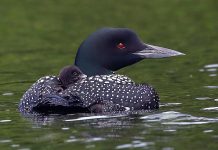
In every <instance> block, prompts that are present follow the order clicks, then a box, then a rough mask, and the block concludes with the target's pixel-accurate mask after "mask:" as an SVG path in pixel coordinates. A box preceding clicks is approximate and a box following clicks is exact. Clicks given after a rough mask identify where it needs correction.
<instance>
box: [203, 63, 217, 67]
mask: <svg viewBox="0 0 218 150" xmlns="http://www.w3.org/2000/svg"><path fill="white" fill-rule="evenodd" d="M204 68H218V64H209V65H205V66H204Z"/></svg>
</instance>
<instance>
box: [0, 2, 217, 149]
mask: <svg viewBox="0 0 218 150" xmlns="http://www.w3.org/2000/svg"><path fill="white" fill-rule="evenodd" d="M114 2H115V1H114ZM125 2H126V3H125V4H123V3H122V2H121V1H119V2H118V1H116V4H115V3H111V2H99V1H97V0H95V1H92V2H88V1H82V2H79V1H70V0H69V1H65V2H64V3H62V2H61V1H59V0H56V1H46V2H34V1H31V0H30V1H28V0H25V1H23V2H22V3H20V2H18V1H13V3H12V1H4V0H3V1H1V2H0V3H1V5H0V11H1V13H0V18H1V20H0V35H1V38H0V149H1V150H7V149H12V150H13V149H14V150H18V149H19V150H38V149H53V150H54V149H66V150H67V149H76V150H79V149H90V150H91V149H97V150H98V149H99V150H102V149H103V150H106V149H108V150H110V149H118V150H119V149H121V150H122V149H149V150H150V149H151V150H152V149H161V150H180V149H181V150H183V149H186V150H188V149H203V150H205V149H209V150H213V149H214V150H215V149H218V45H217V40H218V35H217V30H216V29H217V26H218V20H217V18H218V12H217V7H218V4H217V1H213V0H208V1H203V0H200V1H195V0H190V1H188V0H184V1H179V0H177V1H174V0H169V1H168V3H167V4H166V2H165V1H161V0H154V1H152V2H148V1H137V2H135V3H132V1H129V0H127V1H125ZM97 4H98V5H97ZM133 5H134V7H137V8H138V9H137V10H134V11H133V10H132V6H133ZM112 10H113V11H112ZM78 12H79V13H78ZM99 12H100V13H99ZM91 14H92V15H91ZM109 18H112V19H109ZM154 18H155V19H154ZM90 22H92V25H89V24H90ZM102 26H121V27H122V26H125V27H129V28H132V29H134V30H135V31H136V32H137V33H139V35H140V37H141V38H142V39H143V40H144V41H146V42H148V43H150V44H154V45H159V46H163V47H168V48H172V49H175V50H179V51H181V52H183V53H185V54H186V55H185V56H181V57H174V58H167V59H161V60H143V61H141V62H139V63H137V64H135V65H133V66H129V67H126V68H124V69H122V70H119V71H118V73H120V74H125V75H127V76H129V77H130V78H132V79H133V80H134V81H136V82H138V83H142V82H146V83H149V84H151V85H153V86H154V87H155V89H156V90H157V91H158V93H159V95H160V98H161V107H160V109H159V110H158V111H155V112H142V113H140V114H135V113H133V114H128V115H127V114H115V115H114V114H113V115H99V116H94V115H90V114H70V115H66V116H58V115H55V116H44V117H42V116H39V117H32V118H25V117H23V116H21V114H20V113H19V112H18V110H17V105H18V103H19V101H20V98H21V96H22V94H23V93H24V92H25V91H26V90H27V89H28V88H29V86H30V85H31V84H32V83H34V82H35V81H36V80H37V79H38V78H40V77H41V76H44V75H49V74H54V75H56V74H58V72H59V70H60V68H61V67H63V66H65V65H68V64H72V63H73V60H74V58H75V53H76V49H77V47H78V46H79V44H80V43H81V41H82V40H83V39H85V38H86V37H87V35H88V34H90V33H91V32H93V31H95V30H96V29H97V28H99V27H102ZM163 29H164V30H163Z"/></svg>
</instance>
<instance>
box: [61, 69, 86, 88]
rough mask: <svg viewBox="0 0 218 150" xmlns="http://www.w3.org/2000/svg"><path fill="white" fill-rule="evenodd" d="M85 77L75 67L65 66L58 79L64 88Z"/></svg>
mask: <svg viewBox="0 0 218 150" xmlns="http://www.w3.org/2000/svg"><path fill="white" fill-rule="evenodd" d="M85 77H86V75H85V74H83V73H82V71H81V70H80V69H79V68H78V67H76V66H66V67H64V68H63V69H61V71H60V74H59V79H60V81H61V83H62V84H63V87H65V88H67V87H68V86H69V85H71V84H73V83H75V82H77V81H79V80H81V79H83V78H85Z"/></svg>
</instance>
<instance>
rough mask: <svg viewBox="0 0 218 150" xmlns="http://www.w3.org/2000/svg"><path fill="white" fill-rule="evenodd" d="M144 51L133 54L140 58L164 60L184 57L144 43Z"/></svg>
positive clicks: (175, 52) (166, 49)
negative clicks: (165, 58)
mask: <svg viewBox="0 0 218 150" xmlns="http://www.w3.org/2000/svg"><path fill="white" fill-rule="evenodd" d="M144 47H145V48H144V49H143V50H140V51H137V52H135V53H133V54H134V55H137V56H139V57H141V58H164V57H172V56H179V55H185V54H183V53H181V52H178V51H175V50H171V49H168V48H163V47H159V46H154V45H149V44H145V43H144Z"/></svg>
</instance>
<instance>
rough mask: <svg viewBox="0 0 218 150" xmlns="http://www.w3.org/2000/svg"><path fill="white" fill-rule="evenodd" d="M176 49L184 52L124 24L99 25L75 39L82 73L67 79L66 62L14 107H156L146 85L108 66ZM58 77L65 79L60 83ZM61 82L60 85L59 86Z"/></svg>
mask: <svg viewBox="0 0 218 150" xmlns="http://www.w3.org/2000/svg"><path fill="white" fill-rule="evenodd" d="M177 55H184V54H183V53H180V52H177V51H174V50H170V49H167V48H162V47H158V46H153V45H149V44H145V43H143V42H142V41H141V40H140V39H139V37H138V36H137V35H136V34H135V33H134V32H133V31H131V30H129V29H126V28H103V29H100V30H98V31H96V32H95V33H93V34H91V35H90V36H89V37H88V38H87V39H86V40H85V41H84V42H83V43H82V44H81V46H80V47H79V49H78V52H77V55H76V59H75V65H76V66H77V67H78V68H79V69H80V70H81V72H80V73H84V74H85V75H87V76H88V77H87V78H83V79H82V80H79V82H75V83H74V81H73V84H72V83H70V82H69V81H70V80H69V79H71V76H70V74H71V71H70V68H67V69H66V70H65V71H64V70H63V71H62V73H63V75H64V76H63V78H62V79H59V78H57V77H45V78H42V79H40V80H39V81H37V82H36V83H35V84H34V85H33V86H32V87H31V88H30V89H29V90H28V91H27V92H26V93H25V94H24V96H23V98H22V99H21V102H20V105H19V108H20V111H21V112H25V110H31V111H29V112H33V111H35V110H37V111H38V110H39V112H44V111H47V110H49V111H48V113H60V112H61V113H68V112H107V111H113V110H114V111H124V110H153V109H158V108H159V97H158V94H157V93H156V91H155V90H154V89H153V88H152V87H151V86H149V85H147V84H136V83H135V82H134V81H132V80H131V79H129V78H128V77H126V76H124V75H118V74H114V71H116V70H118V69H120V68H123V67H125V66H128V65H131V64H134V63H136V62H139V61H140V60H142V59H144V58H163V57H171V56H177ZM68 73H69V74H68ZM60 75H61V74H60ZM80 75H81V74H80ZM45 79H46V80H45ZM53 80H55V82H54V81H53ZM61 80H62V82H65V81H64V80H66V81H67V82H69V84H68V83H64V84H65V85H64V84H63V83H62V82H61ZM40 83H41V84H40ZM55 84H56V85H55ZM51 85H52V86H51ZM60 85H61V86H60ZM63 85H64V86H65V88H64V90H60V88H59V87H63ZM42 87H43V88H42ZM42 89H43V90H42ZM39 93H40V94H41V95H40V94H39ZM37 102H40V103H38V104H37ZM42 104H43V105H42ZM23 106H26V107H23ZM26 108H28V109H26ZM35 108H37V109H35ZM29 112H28V113H29Z"/></svg>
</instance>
